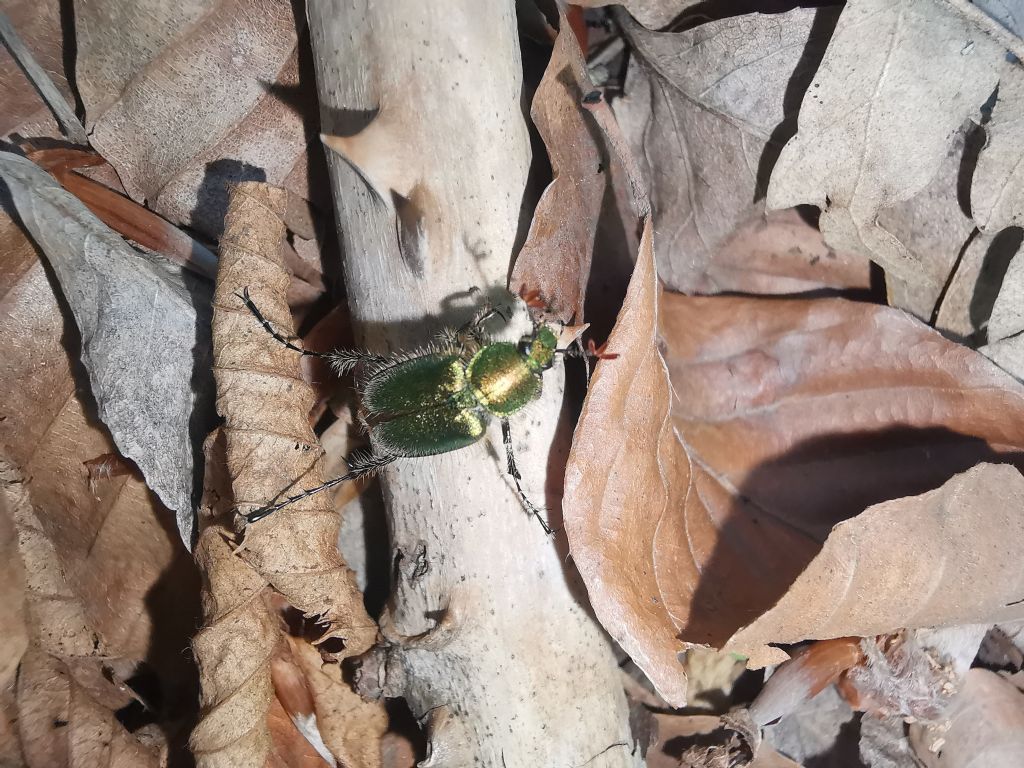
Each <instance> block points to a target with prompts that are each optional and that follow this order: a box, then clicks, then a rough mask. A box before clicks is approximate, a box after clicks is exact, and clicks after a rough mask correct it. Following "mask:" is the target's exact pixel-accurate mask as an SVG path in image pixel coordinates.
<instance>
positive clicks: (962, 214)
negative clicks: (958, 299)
mask: <svg viewBox="0 0 1024 768" xmlns="http://www.w3.org/2000/svg"><path fill="white" fill-rule="evenodd" d="M968 125H972V124H968ZM977 137H978V132H977V129H976V128H974V127H973V125H972V128H971V129H970V130H964V129H961V130H959V131H957V132H956V134H955V135H954V136H953V137H952V139H951V140H950V144H949V148H948V149H947V151H946V153H945V156H944V157H943V159H942V161H941V162H940V163H939V164H938V168H937V170H936V171H935V174H934V176H933V177H932V179H931V181H929V182H928V184H927V185H925V187H924V189H922V190H920V191H919V192H917V193H916V194H914V195H913V197H911V198H910V199H909V200H904V201H901V202H895V203H894V204H893V205H892V207H889V208H885V209H884V210H882V211H881V212H880V213H879V215H878V221H879V225H880V226H881V227H882V228H883V229H885V230H886V231H888V232H891V233H892V235H893V236H894V237H895V238H896V239H897V240H899V242H901V243H903V245H905V246H906V247H907V249H908V250H909V251H910V252H911V253H915V254H922V255H925V256H926V257H927V258H925V259H923V260H922V261H921V263H920V264H919V265H918V266H917V268H916V269H915V270H914V274H913V275H912V276H911V277H909V278H900V277H897V276H896V275H895V274H892V273H890V274H887V275H886V288H887V292H888V300H889V305H890V306H893V307H898V308H899V309H904V310H906V311H907V312H910V313H912V314H913V315H916V316H917V317H919V318H920V319H922V320H924V321H925V322H926V323H927V322H931V320H932V316H933V314H934V313H935V305H936V303H937V302H938V301H939V298H940V297H942V296H943V292H944V291H945V297H944V298H945V299H947V300H948V299H949V298H950V297H949V290H948V289H947V288H946V285H947V284H948V283H949V282H950V272H951V271H952V270H953V269H954V267H956V268H957V270H958V271H960V270H961V269H962V268H963V267H964V259H965V258H966V257H967V251H968V249H970V248H972V247H975V248H976V246H977V245H979V244H980V243H979V238H978V237H977V234H978V231H977V228H976V227H975V224H974V220H973V219H971V217H970V211H969V210H965V208H966V206H965V205H964V203H963V201H962V199H961V195H960V186H961V185H960V184H959V179H960V176H961V175H962V174H963V172H964V171H963V166H965V165H967V164H969V163H971V162H972V160H971V157H972V154H973V152H974V151H975V150H974V146H975V145H976V143H977V140H978V138H977ZM947 311H948V307H947Z"/></svg>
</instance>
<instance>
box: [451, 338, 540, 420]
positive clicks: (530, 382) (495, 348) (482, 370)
mask: <svg viewBox="0 0 1024 768" xmlns="http://www.w3.org/2000/svg"><path fill="white" fill-rule="evenodd" d="M466 372H467V374H468V375H469V381H470V386H471V387H472V389H473V395H474V396H475V397H476V399H477V401H478V402H479V403H480V405H482V406H483V407H484V408H486V409H487V410H488V411H490V412H491V413H493V414H494V415H495V416H499V417H504V416H510V415H511V414H513V413H515V412H516V411H519V410H521V409H522V408H523V407H524V406H526V405H527V404H528V403H530V402H532V401H533V400H536V399H537V398H538V397H539V396H540V390H541V376H540V373H537V372H535V371H533V370H532V369H531V367H530V365H529V364H528V362H527V359H526V358H525V357H524V356H523V354H522V353H521V352H520V351H519V349H518V348H517V346H516V345H515V344H513V343H511V342H495V343H493V344H488V345H487V346H486V347H484V348H483V349H481V350H480V351H479V352H477V353H476V354H475V355H474V356H473V359H472V360H470V362H469V365H468V366H467V369H466Z"/></svg>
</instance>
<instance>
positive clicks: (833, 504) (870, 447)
mask: <svg viewBox="0 0 1024 768" xmlns="http://www.w3.org/2000/svg"><path fill="white" fill-rule="evenodd" d="M819 407H820V406H819ZM835 407H837V408H839V409H841V408H842V406H841V405H839V406H835ZM823 417H826V418H829V419H830V420H831V421H833V422H834V423H842V421H843V413H842V411H841V410H839V411H838V412H836V413H834V414H823ZM981 462H993V463H1012V464H1014V465H1015V466H1017V467H1019V468H1024V453H1022V452H1018V453H997V452H996V451H994V450H992V449H991V448H990V447H989V446H988V445H987V444H986V443H985V442H984V441H983V440H981V439H980V438H977V437H973V436H970V435H963V434H959V433H956V432H953V431H951V430H949V429H946V428H940V427H930V428H914V427H891V428H888V429H884V430H880V431H876V432H857V433H850V434H836V435H825V436H822V437H817V438H814V439H812V440H808V441H805V442H803V443H800V444H798V445H796V446H795V447H794V448H793V449H792V450H790V451H788V452H787V453H786V454H784V455H782V456H780V457H778V458H777V459H774V460H772V461H770V462H767V463H765V464H763V465H761V466H759V467H756V468H755V469H754V470H752V471H751V472H750V474H749V475H748V477H747V479H746V481H745V482H744V483H743V485H742V487H741V488H739V490H738V493H737V494H736V495H735V498H734V501H733V502H732V506H731V508H730V509H729V511H728V512H727V513H726V515H725V516H724V519H723V520H721V521H720V522H717V526H718V528H719V535H718V538H717V543H716V546H715V549H714V551H713V552H712V554H711V556H710V558H708V560H707V561H706V562H705V563H704V564H703V566H702V569H701V577H700V582H699V584H698V585H697V589H696V592H695V594H694V597H693V603H692V608H691V614H690V618H689V621H688V623H687V626H686V628H685V630H684V631H683V632H682V633H681V635H682V636H684V637H685V638H686V640H687V641H689V642H695V643H708V644H709V645H712V646H714V647H719V648H720V647H722V645H723V644H724V643H725V641H726V640H727V639H728V638H729V636H730V635H732V633H733V632H734V631H736V630H737V629H739V628H740V627H742V626H745V625H747V624H749V623H751V622H752V621H753V620H754V619H756V618H757V617H758V616H760V615H761V614H762V613H763V612H764V611H765V610H767V609H768V608H770V607H771V606H772V605H774V604H775V603H776V602H777V601H778V600H779V598H781V597H782V595H783V594H784V593H785V591H786V590H787V589H788V587H789V585H790V584H791V583H792V582H793V581H794V580H795V579H796V577H797V576H798V575H799V574H800V572H801V571H803V570H804V568H805V567H806V566H807V564H808V563H809V562H810V561H811V560H812V559H813V558H814V557H815V556H816V555H817V554H818V552H819V551H820V548H821V544H822V543H823V542H824V541H825V539H826V538H827V536H828V534H829V531H830V530H831V529H832V527H833V526H834V525H835V524H836V523H839V522H841V521H843V520H848V519H850V518H852V517H855V516H856V515H858V514H860V513H861V512H863V511H864V510H865V509H867V508H868V507H870V506H871V505H873V504H877V503H880V502H883V501H887V500H890V499H898V498H901V497H904V496H914V495H917V494H921V493H924V492H926V491H930V490H933V489H935V488H938V487H939V486H941V485H942V484H943V483H945V482H946V481H947V480H949V479H950V478H951V477H953V476H954V475H956V474H958V473H960V472H964V471H966V470H968V469H970V468H971V467H973V466H975V465H977V464H979V463H981Z"/></svg>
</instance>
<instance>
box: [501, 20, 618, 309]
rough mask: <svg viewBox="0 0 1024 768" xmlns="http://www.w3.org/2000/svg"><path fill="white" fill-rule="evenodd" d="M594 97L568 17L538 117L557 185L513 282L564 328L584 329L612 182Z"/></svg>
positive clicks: (543, 202) (538, 215)
mask: <svg viewBox="0 0 1024 768" xmlns="http://www.w3.org/2000/svg"><path fill="white" fill-rule="evenodd" d="M593 90H594V85H593V83H591V82H590V77H589V75H588V74H587V65H586V62H585V61H584V58H583V52H582V51H581V50H580V46H579V43H578V42H577V40H576V36H575V35H574V34H573V31H572V29H571V28H570V26H569V24H568V22H567V21H566V20H565V16H564V15H563V17H562V25H561V31H560V32H559V34H558V39H557V40H556V41H555V47H554V50H553V51H552V53H551V60H550V62H549V63H548V67H547V70H546V71H545V72H544V79H543V80H542V81H541V84H540V87H538V88H537V93H536V95H535V96H534V99H533V106H532V108H531V110H530V114H531V116H532V117H533V121H534V124H535V125H536V126H537V130H538V132H539V133H540V135H541V138H542V139H543V140H544V145H545V146H546V147H547V150H548V156H549V157H550V159H551V169H552V171H553V172H554V177H555V178H554V180H553V181H552V182H551V184H550V185H548V188H547V189H546V190H544V194H543V195H542V196H541V199H540V201H539V202H538V203H537V209H536V211H535V212H534V216H533V222H532V223H531V225H530V233H529V235H528V237H527V240H526V243H525V244H524V245H523V247H522V250H520V252H519V255H518V256H517V258H516V263H515V267H514V268H513V270H512V278H511V280H510V281H509V286H510V289H511V290H512V291H513V292H514V293H522V292H523V291H530V290H539V291H541V294H542V297H543V299H544V301H545V302H546V304H547V312H548V313H550V314H551V315H552V316H553V317H555V318H557V319H558V320H560V321H562V322H565V323H571V322H577V323H579V322H582V321H583V298H584V294H585V291H586V288H587V278H588V277H589V275H590V261H591V257H592V256H593V250H594V235H595V233H596V231H597V219H598V214H599V213H600V211H601V201H602V198H603V197H604V190H605V186H606V184H607V179H608V176H607V174H606V173H605V172H604V171H605V169H604V161H603V158H602V150H601V145H600V143H599V140H598V138H597V136H598V135H599V132H598V130H597V128H596V126H595V125H594V122H593V120H592V118H591V117H590V116H589V115H588V114H587V111H586V110H585V109H584V108H583V107H582V101H583V97H584V96H586V95H587V94H589V93H591V92H592V91H593Z"/></svg>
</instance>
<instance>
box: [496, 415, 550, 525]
mask: <svg viewBox="0 0 1024 768" xmlns="http://www.w3.org/2000/svg"><path fill="white" fill-rule="evenodd" d="M501 440H502V442H503V443H504V444H505V458H506V459H507V460H508V473H509V475H510V476H511V477H512V481H513V482H514V483H515V484H516V491H517V492H518V493H519V499H520V501H522V502H523V506H524V507H526V510H527V511H528V512H529V513H530V514H531V515H533V516H534V517H535V518H537V522H539V523H540V525H541V527H542V528H543V529H544V533H546V534H547V535H548V536H550V535H551V534H552V533H553V531H552V530H551V526H550V525H548V522H547V520H545V519H544V516H543V515H542V514H541V513H542V512H543V511H544V510H542V509H541V508H540V507H538V506H537V505H536V504H534V503H533V502H532V501H530V499H529V498H527V496H526V492H525V491H523V486H522V479H523V476H522V475H520V474H519V467H517V466H516V456H515V453H513V451H512V427H511V426H510V425H509V423H508V419H502V420H501Z"/></svg>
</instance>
